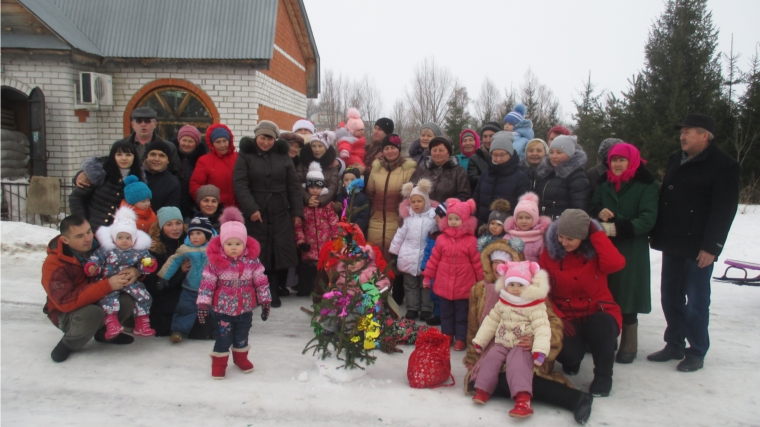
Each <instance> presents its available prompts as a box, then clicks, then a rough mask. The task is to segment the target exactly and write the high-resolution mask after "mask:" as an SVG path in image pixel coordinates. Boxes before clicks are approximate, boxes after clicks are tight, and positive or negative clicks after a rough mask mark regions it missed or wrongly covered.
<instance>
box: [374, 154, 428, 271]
mask: <svg viewBox="0 0 760 427" xmlns="http://www.w3.org/2000/svg"><path fill="white" fill-rule="evenodd" d="M416 166H417V164H416V163H414V160H412V159H405V158H403V157H399V158H398V160H396V161H394V162H392V163H388V162H386V161H385V159H382V160H375V161H374V162H373V163H372V173H371V174H370V176H369V181H367V187H366V189H367V197H369V201H370V203H371V204H370V206H371V211H370V218H369V230H368V233H367V242H369V243H371V244H373V245H375V246H377V247H379V248H380V250H381V251H382V252H383V257H385V259H389V256H388V254H389V252H388V249H389V248H390V246H391V241H392V240H393V236H395V235H396V230H398V218H399V217H398V206H399V205H400V204H401V199H402V197H401V186H402V185H404V184H405V183H406V182H408V181H409V178H410V177H411V176H412V173H414V168H415V167H416Z"/></svg>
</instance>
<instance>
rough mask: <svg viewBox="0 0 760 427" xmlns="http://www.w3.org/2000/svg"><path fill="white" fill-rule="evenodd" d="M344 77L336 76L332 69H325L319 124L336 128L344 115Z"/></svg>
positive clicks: (320, 99) (320, 97) (320, 98)
mask: <svg viewBox="0 0 760 427" xmlns="http://www.w3.org/2000/svg"><path fill="white" fill-rule="evenodd" d="M342 102H343V78H342V77H336V76H335V73H334V72H333V71H332V70H325V74H324V77H323V80H322V92H321V93H320V94H319V113H320V118H321V120H319V123H318V126H325V127H327V128H328V129H335V128H336V127H337V126H338V123H339V122H340V121H341V117H342V115H343V104H342Z"/></svg>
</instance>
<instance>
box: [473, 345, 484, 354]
mask: <svg viewBox="0 0 760 427" xmlns="http://www.w3.org/2000/svg"><path fill="white" fill-rule="evenodd" d="M472 345H474V346H475V353H478V354H480V353H482V352H483V347H481V346H479V345H477V344H475V343H472Z"/></svg>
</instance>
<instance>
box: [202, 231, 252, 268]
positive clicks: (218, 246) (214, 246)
mask: <svg viewBox="0 0 760 427" xmlns="http://www.w3.org/2000/svg"><path fill="white" fill-rule="evenodd" d="M259 254H261V245H259V242H257V241H256V239H254V238H253V237H251V236H248V239H247V240H246V242H245V251H243V255H240V257H245V258H248V259H256V258H258V257H259ZM206 256H208V262H209V264H211V265H213V266H214V267H216V268H218V269H220V270H225V269H228V268H230V266H231V264H232V258H230V257H228V256H227V255H225V254H224V249H223V248H222V239H221V238H220V237H219V236H217V237H214V238H213V239H211V241H210V242H209V243H208V247H207V248H206Z"/></svg>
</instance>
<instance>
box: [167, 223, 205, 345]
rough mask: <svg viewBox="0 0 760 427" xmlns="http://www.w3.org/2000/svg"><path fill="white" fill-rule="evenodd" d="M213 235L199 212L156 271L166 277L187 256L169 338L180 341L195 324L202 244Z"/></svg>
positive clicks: (203, 265)
mask: <svg viewBox="0 0 760 427" xmlns="http://www.w3.org/2000/svg"><path fill="white" fill-rule="evenodd" d="M213 236H216V231H215V230H214V227H213V225H212V224H211V221H209V220H208V218H206V217H202V216H196V217H194V218H193V219H192V220H190V225H189V226H188V227H187V237H185V244H184V245H182V246H180V247H179V248H178V249H177V252H175V253H174V255H172V256H170V257H169V259H168V260H166V263H164V266H163V267H162V268H161V270H160V271H159V272H158V277H160V278H162V279H164V280H170V279H171V278H172V277H173V276H174V275H175V274H176V273H177V272H178V271H179V269H180V267H181V266H182V264H183V263H184V262H185V260H190V271H188V272H187V274H186V275H185V279H184V280H183V281H182V293H180V295H179V302H178V303H177V308H176V309H175V310H174V317H173V318H172V335H171V341H172V342H173V343H179V342H181V341H182V340H183V339H184V338H185V337H187V336H188V335H189V334H190V331H191V330H192V329H193V326H194V325H195V319H196V318H197V317H198V305H197V304H196V301H197V300H198V289H199V288H200V286H201V279H202V278H203V269H204V268H205V267H206V264H207V263H208V257H207V256H206V248H207V247H208V242H209V241H210V240H211V238H212V237H213Z"/></svg>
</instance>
